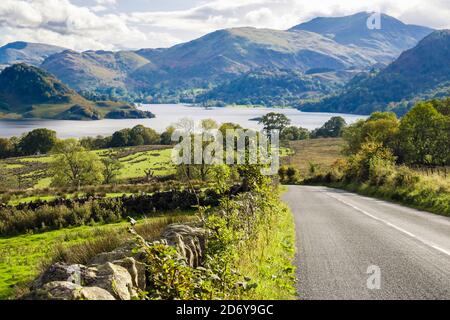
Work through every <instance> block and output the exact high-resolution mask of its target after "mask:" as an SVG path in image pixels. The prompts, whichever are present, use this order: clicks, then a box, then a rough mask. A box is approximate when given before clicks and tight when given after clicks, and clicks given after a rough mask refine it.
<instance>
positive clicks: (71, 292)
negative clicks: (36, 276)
mask: <svg viewBox="0 0 450 320" xmlns="http://www.w3.org/2000/svg"><path fill="white" fill-rule="evenodd" d="M82 289H83V287H82V286H80V285H78V284H75V283H72V282H68V281H53V282H49V283H46V284H44V285H43V286H42V287H41V288H39V289H37V290H35V291H34V292H33V293H32V294H31V296H30V297H28V298H29V299H31V300H78V299H80V298H81V293H80V292H81V290H82Z"/></svg>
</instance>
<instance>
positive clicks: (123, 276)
mask: <svg viewBox="0 0 450 320" xmlns="http://www.w3.org/2000/svg"><path fill="white" fill-rule="evenodd" d="M97 269H98V272H97V275H96V278H95V281H94V283H93V286H95V287H100V288H103V289H105V290H106V291H108V292H109V293H111V294H112V295H113V296H114V298H116V299H119V300H130V299H131V298H132V297H133V296H134V295H135V291H134V290H133V280H132V278H131V275H130V274H129V273H128V271H127V269H125V268H124V267H121V266H118V265H115V264H112V263H111V262H107V263H105V264H103V265H101V266H98V268H97Z"/></svg>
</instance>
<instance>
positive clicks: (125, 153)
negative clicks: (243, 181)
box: [0, 146, 175, 189]
mask: <svg viewBox="0 0 450 320" xmlns="http://www.w3.org/2000/svg"><path fill="white" fill-rule="evenodd" d="M91 152H92V153H95V154H97V155H98V156H99V157H100V158H102V157H107V156H108V155H109V154H110V152H113V154H114V155H115V156H116V157H117V158H118V159H119V161H120V163H121V164H122V168H121V169H120V172H119V174H118V178H119V180H120V181H126V180H128V179H135V178H142V177H145V176H146V174H145V172H146V171H147V170H151V171H153V174H154V175H155V176H164V175H169V174H172V173H175V168H174V166H173V164H172V161H171V155H172V149H171V148H170V147H167V146H139V147H128V148H120V149H111V150H96V151H91ZM54 160H55V156H53V155H45V156H31V157H19V158H9V159H4V160H0V166H4V168H5V169H6V175H7V176H9V177H11V178H12V179H15V180H20V184H21V187H22V188H23V187H26V188H35V189H42V188H47V187H49V186H50V183H51V173H50V170H49V168H50V165H51V163H52V161H54Z"/></svg>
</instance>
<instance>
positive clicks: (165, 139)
mask: <svg viewBox="0 0 450 320" xmlns="http://www.w3.org/2000/svg"><path fill="white" fill-rule="evenodd" d="M174 132H175V127H173V126H170V127H168V128H167V129H166V131H164V132H163V133H162V134H161V138H160V141H161V144H162V145H171V144H172V143H173V142H172V135H173V133H174Z"/></svg>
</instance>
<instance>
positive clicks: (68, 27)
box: [0, 0, 450, 51]
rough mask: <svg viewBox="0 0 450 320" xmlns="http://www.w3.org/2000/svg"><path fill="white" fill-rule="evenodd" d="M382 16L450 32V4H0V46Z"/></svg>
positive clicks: (95, 46)
mask: <svg viewBox="0 0 450 320" xmlns="http://www.w3.org/2000/svg"><path fill="white" fill-rule="evenodd" d="M360 11H369V12H373V11H376V12H383V13H386V14H389V15H391V16H393V17H395V18H398V19H400V20H402V21H403V22H405V23H410V24H418V25H424V26H429V27H433V28H436V29H450V19H449V17H450V0H395V1H394V0H320V1H311V0H0V46H1V45H4V44H7V43H9V42H13V41H29V42H40V43H48V44H53V45H59V46H62V47H66V48H70V49H74V50H79V51H84V50H89V49H90V50H121V49H138V48H160V47H169V46H172V45H174V44H177V43H181V42H186V41H190V40H193V39H195V38H198V37H200V36H202V35H205V34H207V33H209V32H212V31H214V30H218V29H224V28H232V27H242V26H252V27H257V28H272V29H281V30H284V29H288V28H290V27H292V26H294V25H297V24H299V23H301V22H305V21H308V20H310V19H312V18H314V17H317V16H342V15H348V14H353V13H356V12H360Z"/></svg>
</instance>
